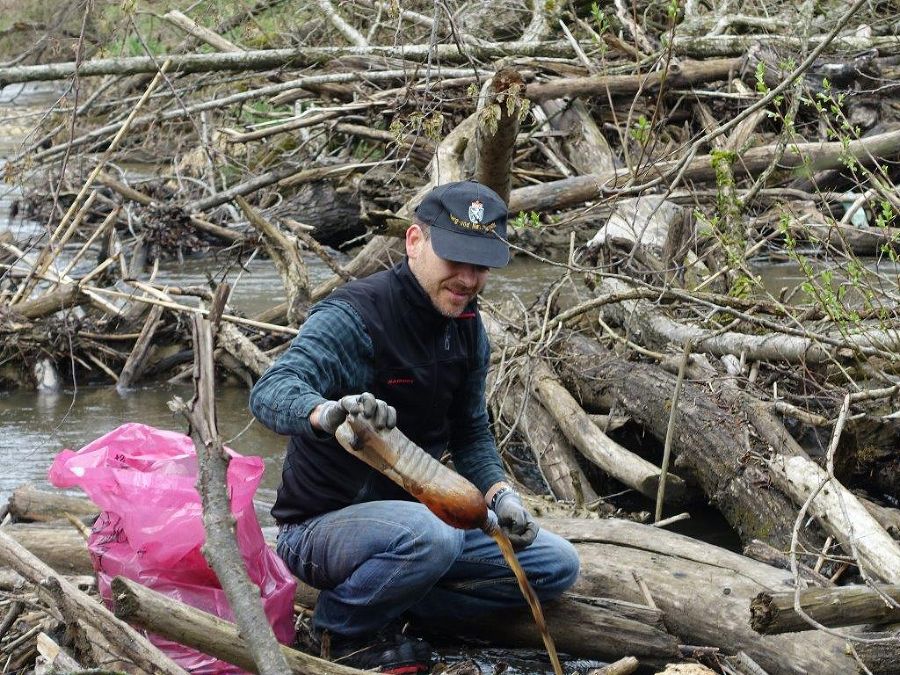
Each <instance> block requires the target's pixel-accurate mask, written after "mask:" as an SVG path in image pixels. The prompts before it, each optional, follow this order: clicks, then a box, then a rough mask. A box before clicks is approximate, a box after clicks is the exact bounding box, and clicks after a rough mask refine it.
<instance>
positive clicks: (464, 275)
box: [456, 263, 481, 286]
mask: <svg viewBox="0 0 900 675" xmlns="http://www.w3.org/2000/svg"><path fill="white" fill-rule="evenodd" d="M456 274H457V276H458V277H459V278H460V280H461V281H464V282H465V283H466V284H467V285H469V286H474V285H476V284H477V283H478V279H479V278H480V276H481V274H480V271H479V269H478V268H477V267H476V266H475V265H472V264H470V263H459V266H458V267H457V269H456Z"/></svg>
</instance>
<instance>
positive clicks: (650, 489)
mask: <svg viewBox="0 0 900 675" xmlns="http://www.w3.org/2000/svg"><path fill="white" fill-rule="evenodd" d="M532 388H533V389H534V391H535V393H536V394H537V397H538V399H539V400H540V401H541V403H543V405H544V407H545V408H546V409H547V410H548V411H550V413H551V414H552V415H553V416H554V417H555V418H556V422H557V424H558V425H559V428H560V429H561V430H562V432H563V434H565V436H566V438H568V439H569V441H570V442H571V443H572V444H573V445H574V446H575V447H577V448H578V449H579V450H580V451H581V453H582V454H583V455H584V456H585V457H587V458H588V459H589V460H591V461H592V462H593V463H594V464H596V465H597V466H599V467H600V468H601V469H603V470H604V471H605V472H606V473H607V474H609V475H610V476H612V477H613V478H615V479H617V480H618V481H620V482H621V483H624V484H625V485H628V486H630V487H633V488H634V489H635V490H637V491H638V492H640V493H641V494H642V495H644V496H646V497H649V498H651V499H653V498H655V497H656V493H657V489H658V487H659V480H660V475H661V470H660V468H659V467H658V466H656V465H655V464H652V463H651V462H648V461H647V460H645V459H642V458H641V457H638V456H637V455H635V454H634V453H633V452H630V451H629V450H627V449H625V448H623V447H622V446H621V445H619V444H618V443H616V442H615V441H613V440H612V439H611V438H609V437H608V436H607V435H606V434H604V433H603V432H602V431H600V429H598V428H597V425H595V424H594V423H593V421H592V420H591V419H590V417H589V416H588V414H587V413H586V412H584V410H583V409H582V408H581V406H580V405H578V402H577V401H576V400H575V398H574V397H573V396H572V395H571V394H570V393H569V392H568V391H567V390H566V388H565V387H563V386H562V384H560V382H559V380H558V379H557V378H556V375H555V374H554V373H553V372H551V370H550V368H549V367H547V366H546V365H545V364H542V363H539V364H538V365H537V366H536V372H535V374H534V378H533V379H532ZM684 491H685V487H684V481H683V480H681V478H679V477H678V476H676V475H674V474H672V473H670V474H668V476H667V479H666V497H667V499H668V500H669V501H672V502H679V501H681V499H683V497H684Z"/></svg>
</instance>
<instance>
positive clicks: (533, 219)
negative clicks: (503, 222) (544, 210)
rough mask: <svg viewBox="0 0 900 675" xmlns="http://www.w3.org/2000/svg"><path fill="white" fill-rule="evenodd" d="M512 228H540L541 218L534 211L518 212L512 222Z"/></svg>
mask: <svg viewBox="0 0 900 675" xmlns="http://www.w3.org/2000/svg"><path fill="white" fill-rule="evenodd" d="M512 226H513V227H518V228H526V227H530V228H536V227H540V226H541V217H540V216H539V215H538V213H537V212H536V211H528V212H527V213H526V212H525V211H519V213H518V214H517V215H516V217H515V218H513V221H512Z"/></svg>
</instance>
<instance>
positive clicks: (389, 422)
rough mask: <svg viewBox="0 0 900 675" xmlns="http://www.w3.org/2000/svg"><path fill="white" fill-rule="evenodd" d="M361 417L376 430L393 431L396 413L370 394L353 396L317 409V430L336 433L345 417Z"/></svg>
mask: <svg viewBox="0 0 900 675" xmlns="http://www.w3.org/2000/svg"><path fill="white" fill-rule="evenodd" d="M348 414H350V415H361V416H363V417H365V418H367V419H368V420H369V421H370V422H371V423H372V426H373V427H375V428H376V429H393V428H394V427H395V426H397V411H396V410H394V408H392V407H391V406H389V405H388V404H387V403H385V402H384V401H382V400H381V399H377V398H375V397H374V396H373V395H372V394H370V393H368V392H365V393H363V394H353V395H351V396H344V397H343V398H342V399H341V400H340V401H326V402H325V403H323V404H322V407H321V408H320V409H319V428H321V429H322V431H325V432H327V433H329V434H333V433H334V432H335V431H337V428H338V427H339V426H341V424H342V423H343V422H344V420H345V419H347V415H348Z"/></svg>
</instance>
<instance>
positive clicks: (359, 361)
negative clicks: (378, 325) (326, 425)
mask: <svg viewBox="0 0 900 675" xmlns="http://www.w3.org/2000/svg"><path fill="white" fill-rule="evenodd" d="M372 355H373V346H372V340H371V338H370V337H369V335H368V333H367V332H366V329H365V327H364V325H363V322H362V319H361V318H360V316H359V315H358V314H357V313H356V311H354V309H353V308H352V307H351V306H350V305H349V304H347V303H346V302H341V301H336V300H324V301H322V302H320V303H319V304H317V305H316V306H315V307H314V308H313V310H312V311H311V312H310V314H309V316H308V317H307V319H306V321H305V322H304V323H303V326H302V327H301V329H300V333H299V334H298V335H297V337H296V338H294V340H293V341H292V342H291V346H290V347H289V348H288V350H287V351H286V352H285V353H284V354H282V355H281V356H280V357H279V358H278V360H276V361H275V363H273V364H272V366H271V367H270V368H269V369H268V370H267V371H266V372H265V373H264V374H263V376H262V377H261V378H260V379H259V381H257V383H256V385H254V387H253V389H252V390H251V392H250V411H251V412H252V413H253V415H254V416H255V417H256V418H257V419H258V420H259V421H260V422H261V423H262V424H263V425H264V426H266V427H268V428H269V429H271V430H272V431H274V432H276V433H279V434H285V435H292V434H297V433H301V432H307V431H310V430H311V426H310V423H309V415H310V413H311V412H312V411H313V409H314V408H315V407H316V406H318V405H319V404H321V403H324V402H325V401H326V400H332V399H336V398H339V397H340V396H341V395H343V394H345V393H346V392H352V391H360V392H361V391H364V390H365V388H366V385H367V384H368V381H369V379H370V372H371V362H372Z"/></svg>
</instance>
